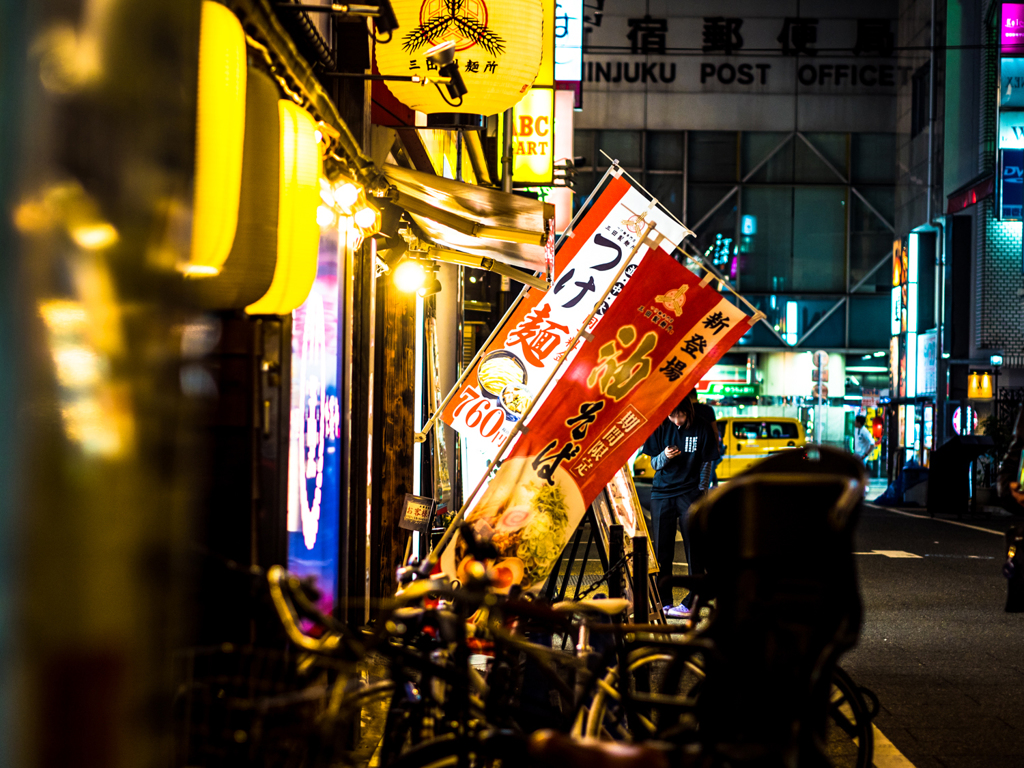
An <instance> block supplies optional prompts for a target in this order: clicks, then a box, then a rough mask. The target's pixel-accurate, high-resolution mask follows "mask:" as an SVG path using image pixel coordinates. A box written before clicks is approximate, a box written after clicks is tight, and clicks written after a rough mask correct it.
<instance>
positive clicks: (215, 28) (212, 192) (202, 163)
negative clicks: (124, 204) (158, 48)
mask: <svg viewBox="0 0 1024 768" xmlns="http://www.w3.org/2000/svg"><path fill="white" fill-rule="evenodd" d="M245 57H246V50H245V32H244V31H243V30H242V24H241V23H240V22H239V21H238V19H237V18H236V17H235V15H234V14H233V13H231V11H229V10H228V9H227V8H225V7H224V6H223V5H221V4H220V3H215V2H211V0H205V2H203V10H202V22H201V26H200V33H199V97H198V104H197V108H196V172H195V176H196V177H195V192H194V193H193V203H192V253H191V255H190V257H189V261H188V263H187V264H185V265H184V266H183V271H184V272H185V273H186V274H190V275H192V276H196V277H198V276H203V275H216V274H217V273H218V272H219V271H220V268H221V267H222V266H223V265H224V262H225V261H226V260H227V258H228V254H229V253H230V252H231V244H232V243H233V242H234V240H235V229H236V227H237V226H238V197H239V192H240V190H241V187H242V146H243V142H244V138H245V84H246V60H245Z"/></svg>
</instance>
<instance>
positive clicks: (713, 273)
mask: <svg viewBox="0 0 1024 768" xmlns="http://www.w3.org/2000/svg"><path fill="white" fill-rule="evenodd" d="M598 152H600V153H601V154H602V155H604V156H605V157H606V158H607V159H608V160H609V162H611V164H612V167H614V168H616V169H618V171H619V172H620V174H621V175H622V176H625V177H626V178H627V179H629V182H630V183H631V184H633V186H635V187H636V188H637V189H639V190H640V191H641V192H643V193H644V194H645V195H647V197H649V198H650V199H651V201H652V202H654V203H655V204H657V205H658V207H659V208H660V209H661V211H662V212H663V213H665V214H666V215H668V217H669V218H671V219H672V220H673V221H674V222H676V223H677V224H678V225H679V226H681V227H682V228H683V229H685V230H686V231H687V233H688V234H689V235H691V236H693V237H696V236H697V233H696V232H694V231H693V230H692V229H690V228H689V227H687V226H686V225H685V224H684V223H683V222H682V221H680V220H679V217H678V216H676V215H675V214H674V213H672V211H670V210H668V209H667V208H666V207H665V206H664V205H662V204H661V202H660V201H659V200H658V198H656V197H655V196H654V195H652V194H651V192H650V190H648V189H647V188H646V187H645V186H644V185H643V184H641V183H640V182H639V181H638V180H637V179H636V178H634V177H633V176H632V175H630V173H629V171H627V170H626V169H625V168H623V167H622V166H620V165H619V161H618V160H616V159H615V158H613V157H612V156H611V155H609V154H608V153H607V152H605V151H604V150H603V149H599V150H598ZM684 240H685V237H684ZM672 250H673V251H678V252H679V253H680V254H681V255H682V256H683V257H684V258H686V259H689V260H690V261H692V262H694V263H695V264H696V265H697V266H699V267H700V268H701V269H703V270H704V271H705V272H707V273H708V275H710V278H712V279H715V280H717V281H718V283H719V285H721V286H722V287H723V288H725V289H726V290H727V291H729V293H731V294H732V295H733V296H735V297H736V298H737V299H739V300H740V301H741V302H743V304H744V305H745V306H746V307H747V308H748V309H749V310H750V311H751V312H752V313H753V315H754V316H753V317H752V318H751V322H750V324H751V325H752V326H753V325H754V324H756V323H757V321H758V320H764V321H765V322H767V319H766V316H765V313H764V312H762V311H761V310H760V309H758V308H757V307H755V306H754V305H753V304H751V303H750V301H748V300H747V298H746V297H744V296H743V294H741V293H740V292H739V291H737V290H736V289H735V288H733V287H732V286H731V285H730V284H729V281H728V280H726V279H725V278H724V277H723V276H722V275H721V273H719V272H718V270H716V269H714V268H712V267H710V266H708V265H707V264H705V263H704V259H702V258H698V257H697V256H694V255H693V254H690V253H687V252H686V251H684V250H683V247H682V245H681V244H680V245H677V246H675V247H674V248H673V249H672ZM704 279H705V280H708V279H709V278H708V277H705V278H704Z"/></svg>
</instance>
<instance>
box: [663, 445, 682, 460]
mask: <svg viewBox="0 0 1024 768" xmlns="http://www.w3.org/2000/svg"><path fill="white" fill-rule="evenodd" d="M679 453H680V451H679V449H678V448H676V447H675V446H674V445H670V446H669V447H668V448H666V449H665V456H666V458H669V459H674V458H675V457H676V456H678V455H679Z"/></svg>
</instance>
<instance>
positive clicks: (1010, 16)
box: [999, 3, 1024, 53]
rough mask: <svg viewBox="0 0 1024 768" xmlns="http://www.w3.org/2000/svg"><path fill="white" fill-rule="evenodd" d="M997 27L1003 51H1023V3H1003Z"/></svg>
mask: <svg viewBox="0 0 1024 768" xmlns="http://www.w3.org/2000/svg"><path fill="white" fill-rule="evenodd" d="M999 29H1000V32H999V44H1000V46H1001V47H1002V49H1003V53H1020V52H1021V51H1024V3H1003V19H1002V24H1001V25H1000V27H999Z"/></svg>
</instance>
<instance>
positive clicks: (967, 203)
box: [946, 173, 996, 215]
mask: <svg viewBox="0 0 1024 768" xmlns="http://www.w3.org/2000/svg"><path fill="white" fill-rule="evenodd" d="M995 187H996V177H995V176H994V175H993V174H991V173H989V174H986V175H983V176H980V177H978V178H976V179H973V180H971V181H969V182H967V184H965V185H964V186H962V187H960V189H958V190H956V191H955V192H951V193H950V194H949V195H948V196H947V197H946V214H947V215H949V214H954V213H960V211H963V210H966V209H967V208H970V207H971V206H972V205H975V204H976V203H978V202H980V201H981V200H984V199H985V198H986V197H990V196H991V195H992V193H993V192H994V191H995Z"/></svg>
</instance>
